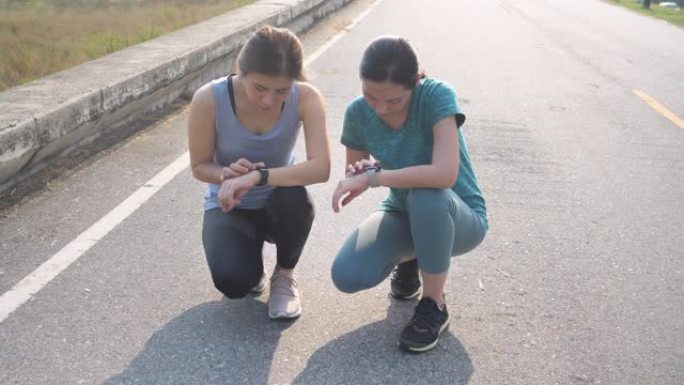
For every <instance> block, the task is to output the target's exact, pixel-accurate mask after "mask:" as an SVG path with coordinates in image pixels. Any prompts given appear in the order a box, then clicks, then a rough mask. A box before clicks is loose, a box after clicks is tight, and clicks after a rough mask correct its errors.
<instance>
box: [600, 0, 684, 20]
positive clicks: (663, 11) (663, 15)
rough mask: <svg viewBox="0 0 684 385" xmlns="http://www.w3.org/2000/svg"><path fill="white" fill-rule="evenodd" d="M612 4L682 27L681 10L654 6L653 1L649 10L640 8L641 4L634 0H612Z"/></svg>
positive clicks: (682, 14)
mask: <svg viewBox="0 0 684 385" xmlns="http://www.w3.org/2000/svg"><path fill="white" fill-rule="evenodd" d="M612 2H613V3H616V4H619V5H621V6H623V7H626V8H629V9H632V10H634V11H636V12H639V13H642V14H644V15H649V16H652V17H657V18H659V19H662V20H666V21H668V22H670V23H672V24H675V25H679V26H684V11H682V9H672V8H664V7H661V6H659V5H658V4H656V3H655V1H653V2H651V8H649V9H646V8H644V7H642V6H641V4H639V3H638V2H636V1H634V0H612Z"/></svg>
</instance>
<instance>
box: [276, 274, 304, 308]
mask: <svg viewBox="0 0 684 385" xmlns="http://www.w3.org/2000/svg"><path fill="white" fill-rule="evenodd" d="M300 314H302V304H301V301H300V300H299V290H297V281H295V279H294V278H293V277H292V276H290V275H287V274H282V273H275V274H273V277H271V293H270V295H269V297H268V316H269V317H271V318H272V319H288V318H297V317H299V315H300Z"/></svg>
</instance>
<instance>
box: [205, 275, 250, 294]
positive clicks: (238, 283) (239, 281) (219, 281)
mask: <svg viewBox="0 0 684 385" xmlns="http://www.w3.org/2000/svg"><path fill="white" fill-rule="evenodd" d="M260 278H261V277H260V276H255V277H251V276H250V277H238V276H236V275H234V274H220V275H219V274H216V275H213V276H212V279H213V280H214V287H216V289H217V290H218V291H220V292H221V293H223V295H225V296H226V297H228V298H231V299H236V298H242V297H245V296H246V295H247V294H249V292H250V291H251V290H252V288H253V287H254V286H256V284H257V283H258V282H259V279H260Z"/></svg>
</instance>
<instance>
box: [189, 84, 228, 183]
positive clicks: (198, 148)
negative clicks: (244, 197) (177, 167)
mask: <svg viewBox="0 0 684 385" xmlns="http://www.w3.org/2000/svg"><path fill="white" fill-rule="evenodd" d="M215 113H216V105H215V103H214V95H213V94H212V92H211V85H210V84H206V85H204V86H202V87H201V88H200V89H198V90H197V91H196V92H195V95H193V97H192V102H191V103H190V113H189V116H188V149H189V151H190V168H191V170H192V175H193V176H194V177H195V178H196V179H198V180H200V181H202V182H207V183H214V184H220V183H221V170H222V167H221V166H219V165H216V164H214V144H215V140H216V131H215V128H214V116H215Z"/></svg>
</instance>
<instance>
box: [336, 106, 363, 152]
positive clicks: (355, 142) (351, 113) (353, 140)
mask: <svg viewBox="0 0 684 385" xmlns="http://www.w3.org/2000/svg"><path fill="white" fill-rule="evenodd" d="M360 120H361V116H360V115H359V111H358V109H357V108H354V104H351V105H349V107H347V111H345V113H344V122H343V124H342V137H341V139H340V142H341V143H342V144H343V145H345V146H346V147H349V148H351V149H354V150H359V151H367V149H366V146H365V144H364V141H363V138H362V137H361V135H360V133H359V130H358V126H359V124H358V122H359V121H360Z"/></svg>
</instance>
